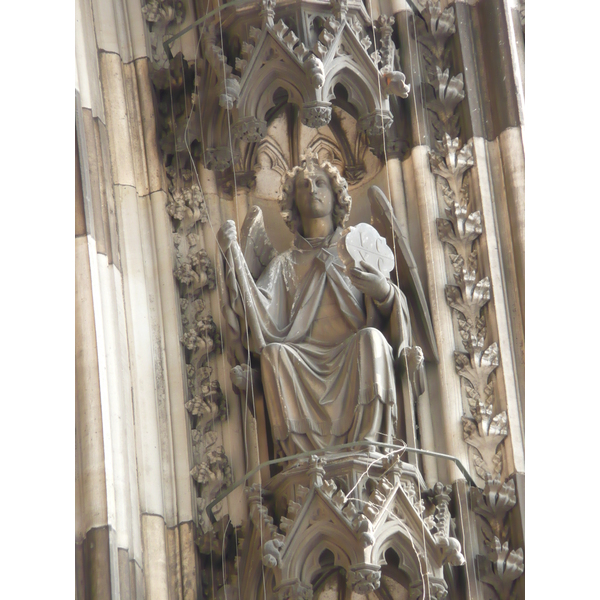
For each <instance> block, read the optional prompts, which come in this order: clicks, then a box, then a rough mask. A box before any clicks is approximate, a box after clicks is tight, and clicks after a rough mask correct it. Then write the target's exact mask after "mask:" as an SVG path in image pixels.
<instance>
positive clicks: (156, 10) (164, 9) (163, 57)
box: [142, 0, 185, 69]
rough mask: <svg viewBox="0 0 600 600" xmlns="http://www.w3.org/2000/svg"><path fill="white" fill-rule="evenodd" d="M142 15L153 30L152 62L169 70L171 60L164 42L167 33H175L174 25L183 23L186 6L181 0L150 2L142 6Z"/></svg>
mask: <svg viewBox="0 0 600 600" xmlns="http://www.w3.org/2000/svg"><path fill="white" fill-rule="evenodd" d="M142 14H143V15H144V18H145V19H146V21H147V22H148V23H149V24H150V28H151V31H150V46H151V48H152V60H153V61H154V63H155V64H156V65H157V66H158V67H160V68H166V69H168V68H169V58H168V57H167V53H166V52H165V49H164V46H163V42H164V40H165V36H166V34H167V32H169V33H175V32H174V31H172V29H173V28H174V27H173V26H174V25H179V24H181V23H183V20H184V18H185V6H184V4H183V2H181V0H150V1H149V2H147V3H146V4H145V5H144V6H142Z"/></svg>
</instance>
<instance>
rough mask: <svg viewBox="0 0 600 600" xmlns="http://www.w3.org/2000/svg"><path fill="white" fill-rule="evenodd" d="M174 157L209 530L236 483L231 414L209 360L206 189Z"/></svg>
mask: <svg viewBox="0 0 600 600" xmlns="http://www.w3.org/2000/svg"><path fill="white" fill-rule="evenodd" d="M165 158H166V157H165ZM173 158H174V160H173V164H171V166H169V167H167V168H166V174H167V178H168V181H169V186H168V189H169V192H168V200H167V203H166V207H165V208H166V210H167V213H168V214H169V216H170V217H171V219H172V225H173V243H174V247H175V253H174V254H175V264H174V268H173V275H174V278H175V279H176V281H177V282H178V285H179V295H180V301H179V309H180V320H181V327H182V334H181V348H182V353H183V356H184V359H185V363H186V375H187V401H186V403H185V408H186V409H187V411H188V414H189V418H190V421H189V422H190V426H191V440H192V455H193V456H192V458H193V461H192V462H193V468H192V469H191V471H190V475H191V477H192V478H193V480H194V481H195V482H196V494H197V498H196V504H197V509H198V523H197V525H198V527H199V532H201V533H202V532H203V533H207V532H209V531H210V530H211V528H212V526H211V524H210V523H209V522H208V519H207V517H206V514H205V511H204V508H205V506H206V505H207V503H208V502H210V501H211V500H212V499H213V498H214V497H215V496H216V495H217V494H218V493H219V492H220V491H221V490H222V489H223V488H224V487H226V486H227V485H229V484H230V483H231V468H230V466H229V460H228V457H227V456H226V454H225V450H224V448H223V446H222V442H221V437H220V431H219V429H220V423H221V422H222V421H223V420H225V418H226V416H227V411H226V407H225V398H224V395H223V393H222V391H221V385H220V383H219V382H218V381H217V380H216V379H215V378H214V377H213V368H212V366H211V365H210V362H211V357H213V356H214V355H215V353H216V352H217V351H219V350H220V347H221V338H220V333H219V331H218V329H217V326H216V324H215V322H214V320H213V317H212V316H211V315H210V314H207V307H208V306H209V292H210V291H211V290H213V289H215V285H216V281H215V271H214V268H213V264H212V261H211V260H210V258H209V256H208V254H207V252H206V250H205V249H204V248H203V247H202V244H201V237H200V236H199V231H198V226H199V225H200V224H202V223H206V222H207V221H208V211H207V206H206V202H205V200H204V196H203V193H202V190H201V189H200V187H199V185H198V182H197V178H196V177H195V175H194V173H193V171H192V170H191V169H186V168H181V164H180V161H179V160H178V159H177V157H176V156H175V157H173ZM220 510H221V506H216V507H215V510H214V513H215V515H219V511H220ZM210 535H212V534H210ZM205 542H206V540H204V542H203V543H205Z"/></svg>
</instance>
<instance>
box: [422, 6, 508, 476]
mask: <svg viewBox="0 0 600 600" xmlns="http://www.w3.org/2000/svg"><path fill="white" fill-rule="evenodd" d="M421 16H422V17H423V18H422V19H417V30H418V32H419V37H418V41H419V43H420V45H421V48H422V56H423V58H424V62H425V64H426V67H425V74H426V78H427V82H428V84H429V86H428V90H429V93H428V95H427V102H426V106H427V109H428V111H429V114H430V117H431V127H432V130H433V134H434V137H435V139H436V142H435V148H434V149H432V151H431V152H430V156H429V161H430V168H431V171H432V173H433V174H434V175H436V176H437V182H438V185H439V189H440V191H441V194H442V197H443V200H444V204H445V207H444V212H445V218H438V219H437V223H436V225H437V232H438V238H439V239H440V241H441V242H442V243H444V244H446V245H447V246H448V247H449V249H450V254H449V255H448V259H449V261H450V265H451V269H452V271H451V273H452V277H453V279H454V285H447V286H446V289H445V295H446V302H447V303H448V306H449V307H450V308H451V309H452V310H453V312H454V315H455V318H456V325H457V330H458V334H459V336H460V344H461V346H462V348H463V349H464V351H466V352H463V351H456V352H455V354H454V362H455V369H456V372H457V373H458V375H459V377H460V378H461V381H462V389H463V393H464V396H465V399H466V400H467V404H468V406H469V411H470V413H471V415H470V416H469V417H467V416H464V417H463V439H464V440H465V442H466V443H467V444H468V445H469V446H470V447H471V448H473V449H474V454H473V466H474V468H475V471H476V473H477V475H478V476H479V477H480V478H481V479H482V480H484V481H485V480H486V479H487V478H489V477H498V476H499V475H500V474H501V472H502V463H503V459H502V456H503V450H502V447H501V446H500V445H501V443H502V441H503V440H504V439H505V438H506V436H507V435H508V424H507V423H508V421H507V416H506V411H499V412H498V411H497V408H496V402H495V395H494V380H493V378H492V374H493V372H494V370H495V369H496V368H497V367H498V365H499V363H500V356H499V349H498V344H497V342H492V343H491V344H489V345H488V346H487V347H486V342H487V340H488V337H489V336H488V329H487V325H486V318H485V314H484V312H483V309H484V307H485V305H486V304H487V303H488V302H489V300H490V298H491V285H490V280H489V278H488V277H483V278H480V275H479V272H480V264H479V260H478V254H477V246H476V245H475V242H476V241H477V239H478V238H479V237H480V236H481V235H482V234H483V224H482V218H481V212H480V211H472V212H470V206H471V203H470V198H469V181H468V172H469V170H470V169H471V168H472V167H473V165H474V159H473V148H472V144H470V143H467V144H464V145H462V146H461V141H460V138H459V134H460V126H459V117H458V114H457V113H456V108H457V107H458V105H459V103H460V102H461V101H462V100H463V99H464V97H465V93H464V81H463V76H462V73H459V74H457V75H454V76H452V77H451V76H450V63H451V51H450V48H449V45H448V41H449V40H450V38H451V37H452V35H453V34H454V33H455V31H456V27H455V23H454V21H455V15H454V7H453V6H449V7H447V8H445V9H443V10H442V8H441V7H440V4H439V2H436V1H432V0H429V1H428V2H427V4H426V5H425V8H424V9H423V11H422V13H421ZM495 412H496V414H494V413H495Z"/></svg>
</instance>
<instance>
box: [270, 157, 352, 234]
mask: <svg viewBox="0 0 600 600" xmlns="http://www.w3.org/2000/svg"><path fill="white" fill-rule="evenodd" d="M351 208H352V198H351V197H350V194H349V193H348V183H347V182H346V180H345V179H344V178H343V177H342V176H341V175H340V172H339V171H338V170H337V169H336V168H335V167H334V166H333V165H332V164H331V163H329V162H326V161H323V162H319V159H318V157H317V156H316V155H314V154H312V153H310V152H309V153H307V155H306V156H302V157H301V159H300V166H298V167H294V168H293V169H292V170H291V171H288V172H287V173H286V174H285V175H284V177H283V180H282V188H281V198H280V200H279V209H280V211H281V216H282V217H283V220H284V221H285V223H286V225H287V226H288V227H289V228H290V230H291V231H292V233H296V232H297V231H300V232H301V231H302V218H303V217H308V218H315V217H325V216H327V215H331V216H332V219H333V226H334V227H344V226H345V225H346V222H347V221H348V218H349V216H350V209H351Z"/></svg>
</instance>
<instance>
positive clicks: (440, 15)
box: [416, 0, 465, 139]
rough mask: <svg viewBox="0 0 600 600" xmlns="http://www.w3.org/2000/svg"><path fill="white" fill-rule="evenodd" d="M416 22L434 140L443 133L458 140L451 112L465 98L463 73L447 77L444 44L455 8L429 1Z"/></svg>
mask: <svg viewBox="0 0 600 600" xmlns="http://www.w3.org/2000/svg"><path fill="white" fill-rule="evenodd" d="M421 16H422V19H416V25H417V40H418V42H419V43H420V44H421V47H422V56H423V58H424V60H425V64H426V67H425V75H426V81H427V83H429V86H428V87H427V88H426V90H427V97H426V100H427V108H428V110H429V111H430V113H431V125H432V127H433V130H434V132H435V136H436V138H437V139H441V138H442V137H443V136H444V135H445V134H448V135H450V137H451V138H456V137H458V134H459V124H458V115H455V114H454V110H455V109H456V107H457V106H458V104H459V102H460V101H461V100H463V98H464V97H465V94H464V81H463V76H462V73H459V74H457V75H455V76H453V77H450V62H451V61H450V58H451V57H450V49H449V47H448V46H447V42H448V40H449V39H450V37H451V36H452V35H453V34H454V32H455V31H456V27H455V25H454V7H452V6H449V7H448V8H445V9H443V10H442V8H441V7H440V4H439V2H437V1H434V0H429V1H428V2H427V3H426V4H425V8H424V10H423V11H422V12H421Z"/></svg>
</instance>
